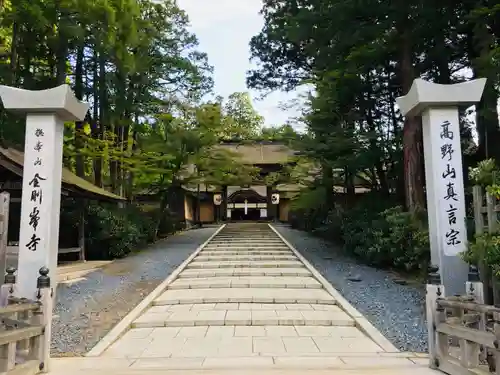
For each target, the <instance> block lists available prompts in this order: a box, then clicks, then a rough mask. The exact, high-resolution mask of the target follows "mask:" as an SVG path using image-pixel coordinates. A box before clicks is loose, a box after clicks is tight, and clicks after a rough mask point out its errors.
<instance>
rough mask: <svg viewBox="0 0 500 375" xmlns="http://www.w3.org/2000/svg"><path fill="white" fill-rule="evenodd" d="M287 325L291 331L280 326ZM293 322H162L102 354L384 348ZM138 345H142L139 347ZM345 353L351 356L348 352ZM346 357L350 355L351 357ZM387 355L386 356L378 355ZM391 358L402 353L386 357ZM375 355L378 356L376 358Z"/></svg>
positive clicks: (290, 353) (327, 352) (317, 352)
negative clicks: (301, 328)
mask: <svg viewBox="0 0 500 375" xmlns="http://www.w3.org/2000/svg"><path fill="white" fill-rule="evenodd" d="M284 328H289V331H290V333H289V332H284V331H283V329H284ZM294 328H295V327H293V326H292V327H282V326H263V327H261V326H255V327H252V326H250V327H245V326H243V327H241V326H240V327H238V326H236V327H214V326H198V327H163V328H154V329H153V330H150V329H147V328H146V330H147V331H146V332H144V334H140V333H141V332H140V331H141V330H144V329H134V330H131V331H130V334H129V335H125V336H124V337H122V339H121V340H119V341H118V342H116V343H114V344H113V345H112V346H111V347H110V348H109V349H108V350H107V351H106V352H105V353H104V354H103V356H104V357H109V358H127V359H134V358H165V357H179V358H190V357H191V358H192V357H194V358H209V357H210V358H227V357H295V356H299V357H300V356H307V357H323V358H324V357H329V356H332V353H335V355H342V354H346V355H350V354H358V355H359V356H356V357H353V358H354V359H353V361H354V360H356V359H360V358H361V357H362V355H370V354H373V355H376V354H377V353H379V352H381V351H382V349H381V348H380V347H379V346H378V345H376V344H375V343H373V342H372V341H371V340H370V339H368V338H367V337H338V336H333V335H331V336H303V335H300V334H299V332H297V330H296V329H295V332H296V334H295V335H294V334H292V333H293V329H294ZM138 348H140V350H138ZM346 357H349V356H346ZM349 358H350V357H349ZM380 358H387V357H380ZM388 358H390V360H401V359H405V358H400V357H394V358H393V357H388ZM375 360H377V358H376V359H375Z"/></svg>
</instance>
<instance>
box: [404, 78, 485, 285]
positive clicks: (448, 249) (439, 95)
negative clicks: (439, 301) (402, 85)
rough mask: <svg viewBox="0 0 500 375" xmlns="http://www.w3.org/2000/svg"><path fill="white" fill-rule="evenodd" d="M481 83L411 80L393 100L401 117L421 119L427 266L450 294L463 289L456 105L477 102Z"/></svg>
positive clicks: (462, 202)
mask: <svg viewBox="0 0 500 375" xmlns="http://www.w3.org/2000/svg"><path fill="white" fill-rule="evenodd" d="M485 84H486V79H485V78H481V79H476V80H473V81H469V82H463V83H457V84H453V85H440V84H435V83H431V82H427V81H424V80H422V79H416V80H415V81H414V82H413V85H412V86H411V89H410V91H409V92H408V94H406V95H405V96H402V97H399V98H397V99H396V101H397V103H398V106H399V108H400V109H401V112H402V114H403V115H404V116H406V117H413V116H422V127H423V138H424V159H425V175H426V193H427V212H428V217H429V238H430V244H431V263H432V264H436V265H439V271H440V273H441V278H442V280H443V284H444V286H445V288H446V291H447V292H449V293H450V294H454V293H461V292H462V291H463V288H464V285H465V282H466V281H467V273H468V265H467V264H466V263H465V262H464V261H462V259H461V258H460V253H461V252H463V251H465V250H466V248H467V231H466V226H465V197H464V180H463V168H462V150H461V146H460V126H459V116H458V107H459V106H471V105H473V104H475V103H477V102H479V101H480V100H481V95H482V93H483V90H484V86H485Z"/></svg>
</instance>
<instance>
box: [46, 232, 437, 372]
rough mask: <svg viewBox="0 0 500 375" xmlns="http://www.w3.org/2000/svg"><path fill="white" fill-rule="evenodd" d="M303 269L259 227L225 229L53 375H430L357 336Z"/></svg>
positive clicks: (421, 364)
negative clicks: (120, 326) (100, 341)
mask: <svg viewBox="0 0 500 375" xmlns="http://www.w3.org/2000/svg"><path fill="white" fill-rule="evenodd" d="M305 262H306V261H304V259H303V258H302V257H301V256H300V255H299V254H297V253H296V252H295V251H294V250H293V249H291V248H290V247H289V246H288V245H287V244H286V243H285V242H284V241H283V240H282V238H280V237H279V236H278V234H276V233H275V232H274V231H273V230H272V229H271V228H270V227H269V226H268V225H267V224H243V223H242V224H229V225H227V226H226V227H225V228H223V229H222V231H220V232H219V233H218V234H217V235H216V236H215V237H214V238H213V239H212V240H211V241H210V242H209V243H208V244H207V245H206V246H205V247H204V248H203V249H201V251H200V252H199V253H198V254H197V255H196V257H194V258H193V259H192V261H191V262H190V263H188V264H187V266H186V268H185V269H183V270H182V271H181V272H180V274H179V275H178V277H177V278H176V279H175V280H174V281H173V282H172V283H170V285H168V287H167V289H166V290H165V291H164V292H163V293H162V294H161V295H159V297H158V298H156V299H155V300H154V301H153V302H152V306H150V307H149V308H148V309H146V310H145V311H144V313H143V314H142V315H141V316H140V317H138V318H137V319H135V320H134V321H133V322H132V324H131V328H130V329H129V330H128V331H127V332H125V333H124V334H123V335H122V336H121V337H120V338H119V339H118V340H117V341H115V342H114V343H113V344H112V345H111V346H109V347H108V348H107V349H106V350H105V351H104V352H103V353H102V354H101V355H100V357H95V358H90V357H87V358H81V359H58V360H54V363H53V372H58V371H61V373H62V371H65V372H66V373H67V371H68V370H69V366H71V369H75V371H77V370H80V371H85V373H86V374H89V372H90V373H92V372H93V371H92V370H95V371H98V370H99V371H102V372H103V373H107V374H111V373H113V372H112V371H110V370H115V371H116V373H123V371H124V370H127V371H129V372H133V373H137V374H139V373H143V372H144V371H147V370H163V371H162V373H167V371H168V373H176V372H175V371H176V370H179V373H186V371H187V370H189V371H191V370H192V371H195V372H193V374H194V373H198V371H201V370H202V371H207V372H206V373H207V374H208V373H212V372H210V371H211V370H214V371H215V370H217V369H219V370H227V369H233V370H234V371H236V370H237V369H242V368H243V369H249V370H247V371H250V370H251V369H255V370H256V371H257V369H258V371H259V373H260V372H262V371H263V370H265V371H264V372H266V371H267V370H272V371H275V370H279V369H288V370H287V373H288V374H290V373H291V372H290V371H292V370H295V369H303V370H307V369H315V373H317V374H320V373H322V372H318V370H322V369H330V370H331V369H336V370H337V371H341V372H343V371H344V370H354V369H356V370H360V371H363V373H365V372H364V371H366V372H370V373H372V374H373V373H374V372H373V371H374V370H376V369H381V370H382V369H383V373H384V374H392V373H394V374H396V373H401V372H404V373H408V374H415V375H416V374H419V375H420V374H422V375H423V374H434V371H432V370H430V369H428V368H427V366H428V360H427V359H426V356H425V355H423V354H417V353H401V352H397V350H396V349H395V348H394V350H391V347H390V344H389V345H387V341H384V340H383V339H381V335H380V334H379V333H378V332H377V331H375V330H374V329H373V327H368V328H367V329H365V331H367V332H366V333H365V332H364V331H363V330H361V329H360V328H359V326H360V324H361V323H360V322H362V317H361V318H360V317H359V316H358V315H359V313H357V312H356V311H355V310H354V309H353V308H352V307H351V306H346V301H344V300H343V301H342V303H340V298H341V296H338V297H337V299H336V298H335V294H334V292H335V291H334V290H333V288H332V287H331V285H326V284H325V280H324V279H321V276H319V275H318V274H317V272H316V271H315V270H314V269H313V268H312V267H311V266H310V265H309V264H306V263H305ZM332 291H333V292H332ZM346 311H347V312H346ZM367 333H368V334H370V335H371V337H370V336H369V335H368V334H367ZM388 348H389V349H388ZM181 370H182V371H181ZM233 370H231V373H235V372H234V371H233ZM96 373H97V372H96ZM127 373H128V372H127ZM188 373H190V372H188ZM213 373H214V374H215V373H220V372H219V371H216V372H213ZM244 373H251V371H250V372H244ZM272 373H274V372H272ZM280 373H281V372H280ZM301 373H303V372H302V371H301ZM330 373H331V372H330ZM337 373H338V372H337ZM349 373H350V374H352V375H355V374H357V373H358V372H349ZM360 373H361V372H360ZM375 373H376V372H375ZM242 374H243V373H242Z"/></svg>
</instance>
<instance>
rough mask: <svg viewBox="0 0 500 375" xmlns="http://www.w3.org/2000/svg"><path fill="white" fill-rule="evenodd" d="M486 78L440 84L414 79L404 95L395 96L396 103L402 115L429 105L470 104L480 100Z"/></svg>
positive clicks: (413, 112)
mask: <svg viewBox="0 0 500 375" xmlns="http://www.w3.org/2000/svg"><path fill="white" fill-rule="evenodd" d="M485 85H486V78H479V79H474V80H472V81H468V82H462V83H455V84H452V85H441V84H438V83H433V82H428V81H424V80H423V79H420V78H418V79H416V80H414V81H413V84H412V85H411V88H410V91H409V92H408V94H406V95H405V96H400V97H399V98H396V103H397V104H398V106H399V109H400V110H401V113H402V114H403V116H406V117H413V116H418V115H419V114H421V113H422V112H423V111H424V110H425V109H427V108H429V107H456V106H459V105H466V106H470V105H473V104H475V103H477V102H479V101H480V100H481V96H482V95H483V90H484V86H485Z"/></svg>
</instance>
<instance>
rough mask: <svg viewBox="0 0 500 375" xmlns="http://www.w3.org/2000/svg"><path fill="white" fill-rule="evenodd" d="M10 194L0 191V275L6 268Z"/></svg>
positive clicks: (3, 273)
mask: <svg viewBox="0 0 500 375" xmlns="http://www.w3.org/2000/svg"><path fill="white" fill-rule="evenodd" d="M9 206H10V194H9V193H7V192H6V191H4V192H2V193H0V275H5V270H6V268H7V245H8V239H9Z"/></svg>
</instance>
